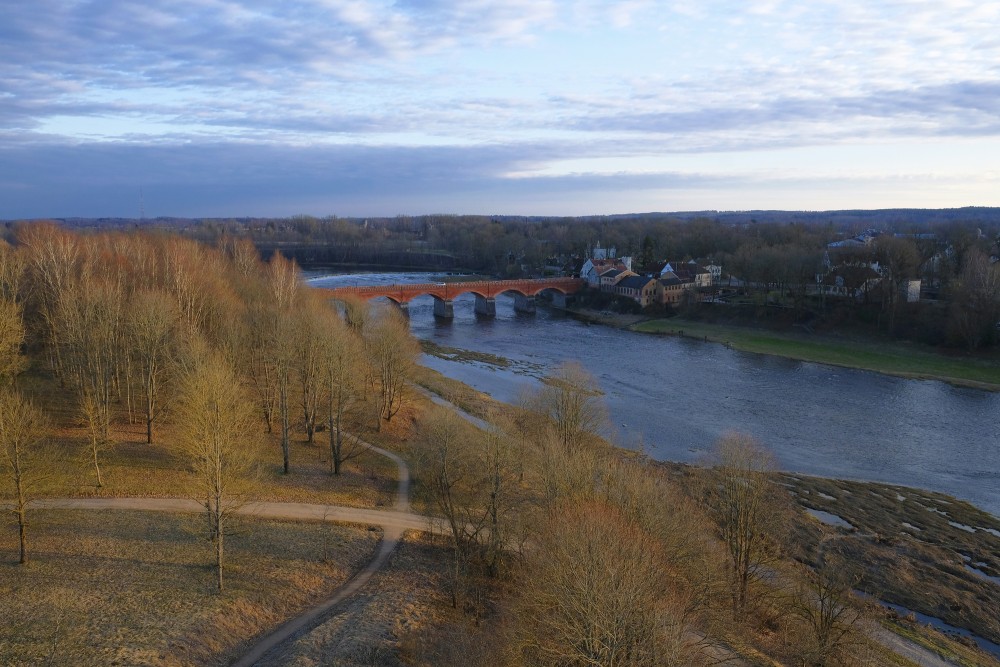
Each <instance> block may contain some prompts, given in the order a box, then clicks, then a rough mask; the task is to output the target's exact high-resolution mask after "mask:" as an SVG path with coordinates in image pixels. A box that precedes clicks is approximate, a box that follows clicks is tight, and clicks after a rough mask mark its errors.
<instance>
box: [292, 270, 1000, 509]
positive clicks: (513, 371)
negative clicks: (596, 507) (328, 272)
mask: <svg viewBox="0 0 1000 667" xmlns="http://www.w3.org/2000/svg"><path fill="white" fill-rule="evenodd" d="M438 279H440V277H439V276H435V275H431V274H425V273H391V274H357V275H337V276H325V277H314V278H311V279H310V284H312V285H315V286H317V287H339V286H346V285H354V284H359V285H370V284H394V283H414V282H433V281H435V280H438ZM473 305H474V297H473V296H472V295H471V294H466V295H463V296H461V297H458V298H457V299H455V302H454V312H455V317H454V319H453V320H450V321H449V320H436V319H435V318H434V316H433V313H432V309H433V299H432V297H430V296H426V297H420V298H418V299H416V300H414V301H413V302H412V303H411V304H410V305H409V314H410V322H411V325H410V326H411V330H412V332H413V334H414V335H415V336H417V337H418V338H420V339H424V340H430V341H433V342H435V343H438V344H439V345H445V346H450V347H455V348H461V349H465V350H473V351H477V352H486V353H490V354H494V355H497V356H500V357H504V358H506V359H509V360H510V361H511V364H510V366H508V367H506V368H498V367H497V366H495V365H492V364H486V363H477V362H457V361H448V360H444V359H440V358H438V357H433V356H429V355H424V356H423V357H422V359H421V363H423V364H424V365H426V366H429V367H431V368H433V369H435V370H437V371H439V372H441V373H443V374H444V375H447V376H449V377H452V378H454V379H457V380H461V381H462V382H465V383H466V384H468V385H470V386H472V387H475V388H476V389H478V390H480V391H483V392H486V393H488V394H490V395H492V396H493V397H495V398H497V399H498V400H501V401H507V402H514V401H516V400H517V399H518V398H519V397H520V395H521V394H522V393H523V392H525V391H528V390H531V389H535V388H537V387H538V386H539V381H538V378H539V377H542V376H543V375H545V374H547V373H550V372H551V371H552V370H553V369H554V368H555V367H556V366H558V365H559V364H560V363H562V362H564V361H572V360H575V361H579V362H580V363H581V364H582V365H583V367H584V368H586V369H587V370H588V371H589V372H590V373H591V374H593V375H594V376H595V377H596V378H597V380H598V382H599V383H600V385H601V389H602V390H603V391H604V392H605V400H606V403H607V408H608V412H609V415H610V420H611V425H610V433H609V434H608V435H609V436H610V437H611V438H612V440H614V441H615V442H616V443H617V444H619V445H621V446H624V447H632V448H637V447H642V448H644V450H645V451H646V452H647V453H648V454H650V455H651V456H652V457H654V458H657V459H660V460H670V461H684V462H691V461H696V460H698V459H699V458H700V457H702V456H704V455H705V454H706V453H707V451H708V450H709V448H710V447H711V445H712V443H713V442H714V441H715V440H716V439H718V438H719V436H720V435H722V434H723V433H725V432H726V431H729V430H738V431H742V432H746V433H750V434H751V435H753V436H754V437H756V438H757V439H758V440H759V441H761V442H762V443H763V444H764V445H766V446H767V447H768V448H769V449H770V450H771V451H772V452H773V453H774V454H775V456H776V458H777V460H778V464H779V465H780V467H781V468H782V469H784V470H788V471H794V472H801V473H804V474H810V475H819V476H823V477H841V478H850V479H864V480H873V481H879V482H887V483H891V484H900V485H904V486H912V487H918V488H926V489H932V490H935V491H941V492H944V493H948V494H951V495H953V496H956V497H958V498H962V499H965V500H968V501H970V502H972V503H974V504H975V505H977V506H979V507H981V508H983V509H985V510H987V511H989V512H991V513H992V514H994V515H997V516H1000V420H998V419H997V417H998V415H1000V394H996V393H991V392H986V391H980V390H975V389H966V388H958V387H953V386H951V385H948V384H946V383H943V382H935V381H926V380H907V379H902V378H895V377H890V376H885V375H880V374H878V373H871V372H867V371H858V370H850V369H843V368H838V367H833V366H824V365H821V364H813V363H805V362H799V361H793V360H789V359H783V358H779V357H772V356H767V355H760V354H752V353H746V352H739V351H736V350H732V349H729V348H726V347H725V346H723V345H719V344H714V343H705V342H701V341H698V340H692V339H686V338H675V337H658V336H650V335H647V334H639V333H633V332H629V331H622V330H618V329H613V328H610V327H605V326H600V325H589V324H587V323H585V322H581V321H579V320H576V319H574V318H572V317H570V316H567V315H565V314H564V313H561V312H559V311H551V310H549V309H546V308H544V307H540V308H539V309H538V312H537V313H535V314H534V315H525V314H521V313H516V312H514V307H513V298H512V297H510V296H507V295H501V296H500V297H498V298H497V300H496V311H497V312H496V317H495V318H492V319H485V318H480V317H478V316H477V315H476V314H475V312H474V310H473Z"/></svg>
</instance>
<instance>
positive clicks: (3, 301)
mask: <svg viewBox="0 0 1000 667" xmlns="http://www.w3.org/2000/svg"><path fill="white" fill-rule="evenodd" d="M23 344H24V320H23V319H22V318H21V306H20V305H18V304H17V302H15V301H12V300H9V299H7V298H5V297H2V296H0V384H10V383H11V382H13V380H14V378H15V377H17V376H18V374H20V373H21V371H23V370H24V369H25V367H26V366H27V360H26V359H25V358H24V356H22V355H21V345H23Z"/></svg>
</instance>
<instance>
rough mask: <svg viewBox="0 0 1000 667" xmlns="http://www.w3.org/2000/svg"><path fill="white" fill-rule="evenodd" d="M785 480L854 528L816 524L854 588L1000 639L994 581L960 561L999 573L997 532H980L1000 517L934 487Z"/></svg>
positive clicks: (999, 590) (805, 500)
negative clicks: (848, 570) (850, 572)
mask: <svg viewBox="0 0 1000 667" xmlns="http://www.w3.org/2000/svg"><path fill="white" fill-rule="evenodd" d="M784 479H785V482H786V483H787V484H788V485H789V486H790V487H791V488H790V490H791V491H792V492H793V493H794V495H795V497H796V499H797V500H798V501H799V503H800V504H802V505H803V506H805V507H809V508H812V509H817V510H822V511H825V512H829V513H831V514H836V515H837V516H839V517H841V518H843V519H845V520H846V521H848V522H849V523H850V524H851V525H852V526H853V527H854V529H853V530H845V529H839V530H835V529H832V528H831V527H828V526H822V527H821V528H822V535H823V536H824V537H825V539H826V544H827V549H829V550H830V551H833V552H836V553H840V554H841V555H842V556H843V557H844V558H845V560H846V561H847V562H848V563H849V564H850V565H851V567H852V568H854V569H855V570H856V573H857V575H858V576H859V577H860V581H859V584H858V587H859V588H861V589H862V590H864V591H866V592H868V593H870V594H872V595H874V596H876V597H878V598H879V599H882V600H885V601H887V602H892V603H894V604H898V605H902V606H904V607H906V608H908V609H912V610H914V611H918V612H921V613H924V614H927V615H929V616H934V617H937V618H940V619H942V620H944V621H945V622H947V623H950V624H952V625H955V626H958V627H963V628H968V629H970V630H972V631H973V632H975V633H976V634H978V635H980V636H982V637H985V638H987V639H990V640H991V641H993V642H995V643H1000V615H998V614H997V610H998V609H1000V586H997V585H996V584H995V583H992V582H990V581H988V580H986V579H984V578H982V577H980V576H977V575H976V574H975V573H973V572H972V571H970V570H969V569H968V568H967V567H966V560H965V558H968V559H969V561H968V562H969V563H978V564H979V568H980V569H981V570H982V571H983V572H984V573H986V574H990V575H993V576H1000V537H998V536H997V535H995V534H993V533H990V532H988V531H987V530H984V529H991V530H994V531H1000V520H998V519H997V518H996V517H993V516H992V515H990V514H988V513H986V512H983V511H982V510H979V509H977V508H975V507H973V506H972V505H970V504H968V503H966V502H963V501H960V500H956V499H955V498H952V497H950V496H946V495H944V494H941V493H935V492H933V491H926V490H920V489H910V488H906V487H899V486H892V485H887V484H877V483H873V482H852V481H845V480H830V479H823V478H817V477H806V476H793V475H785V476H784ZM812 523H813V524H818V522H812ZM963 526H967V527H969V528H973V529H974V530H972V531H971V532H970V531H969V530H968V529H965V528H963ZM816 527H819V526H818V525H817V526H816ZM975 529H978V530H975ZM809 541H811V540H809ZM807 543H808V541H807ZM813 544H814V543H813ZM963 556H964V557H963Z"/></svg>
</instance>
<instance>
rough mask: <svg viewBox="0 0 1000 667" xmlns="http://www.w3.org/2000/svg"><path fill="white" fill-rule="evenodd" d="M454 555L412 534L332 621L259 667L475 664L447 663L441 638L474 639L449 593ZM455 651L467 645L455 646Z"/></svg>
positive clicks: (466, 659) (456, 660) (448, 658)
mask: <svg viewBox="0 0 1000 667" xmlns="http://www.w3.org/2000/svg"><path fill="white" fill-rule="evenodd" d="M448 558H449V554H448V552H447V548H446V547H445V546H443V545H442V543H441V542H439V541H436V540H434V539H433V538H431V537H429V536H427V535H424V534H417V533H410V534H408V535H407V536H406V539H405V540H404V541H403V542H402V543H401V544H400V546H399V548H398V549H397V550H396V552H395V553H394V554H393V555H392V557H391V559H390V561H389V563H388V565H387V566H386V568H385V569H383V570H382V571H381V572H379V573H378V574H376V575H375V576H374V577H373V578H372V579H371V581H369V583H368V585H367V586H366V587H365V588H364V589H363V590H362V591H361V592H360V593H358V595H356V596H355V597H354V598H352V599H351V600H350V601H349V602H347V603H346V604H345V605H344V606H343V607H341V608H340V609H339V610H338V611H337V612H336V613H335V614H334V615H333V616H331V617H330V618H329V619H328V620H326V621H325V622H323V623H322V624H320V625H319V626H317V627H316V628H315V629H313V630H312V631H311V632H309V633H307V634H305V635H303V636H302V637H299V638H298V639H297V640H296V641H294V642H292V643H290V644H288V645H286V646H284V647H283V649H282V651H281V652H279V653H277V654H274V655H271V656H268V659H267V660H265V661H264V662H261V663H260V665H261V667H278V665H282V666H284V665H293V666H298V667H306V666H307V665H308V666H312V665H319V664H331V665H341V666H344V667H362V666H365V667H370V666H378V667H389V666H392V667H396V666H398V665H402V664H407V665H438V664H452V665H458V664H469V656H468V655H465V656H464V659H463V657H461V656H459V657H457V658H456V656H444V655H441V653H440V651H441V650H442V649H443V646H442V644H441V642H440V641H438V640H439V639H440V638H441V633H442V632H446V631H455V630H458V631H459V633H460V634H462V635H463V636H473V635H474V631H473V630H472V629H471V628H467V626H468V625H469V620H468V617H466V616H464V615H463V614H462V613H461V612H459V611H456V610H453V609H451V607H450V604H449V598H448V596H447V595H446V594H445V593H444V591H445V586H446V584H445V581H444V579H445V576H446V575H445V573H444V570H445V569H446V568H447V564H448ZM456 639H457V640H458V643H456V644H455V645H454V646H453V647H452V648H453V649H454V650H455V651H459V650H461V645H462V644H466V643H468V639H465V640H464V641H463V640H462V639H461V638H456Z"/></svg>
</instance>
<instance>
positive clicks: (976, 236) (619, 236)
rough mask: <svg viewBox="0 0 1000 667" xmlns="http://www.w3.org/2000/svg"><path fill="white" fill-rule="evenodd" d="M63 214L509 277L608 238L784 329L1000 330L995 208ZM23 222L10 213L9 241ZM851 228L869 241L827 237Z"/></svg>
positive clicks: (961, 341) (952, 334)
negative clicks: (856, 284) (836, 293)
mask: <svg viewBox="0 0 1000 667" xmlns="http://www.w3.org/2000/svg"><path fill="white" fill-rule="evenodd" d="M56 222H58V223H59V224H60V225H61V226H64V227H68V228H73V229H76V230H78V231H82V232H86V231H87V230H101V231H107V230H108V229H120V230H124V229H135V228H142V229H145V230H147V231H152V230H156V229H161V230H163V231H164V232H169V233H177V234H180V235H182V236H185V237H188V238H191V239H193V240H198V241H202V242H206V243H209V244H220V243H222V242H224V241H227V240H233V239H249V240H251V241H252V242H253V243H254V244H255V245H256V247H257V248H258V250H259V252H260V254H261V255H262V257H263V258H264V259H268V258H269V257H271V256H272V255H273V254H274V253H275V252H278V251H280V252H281V254H282V255H284V256H286V257H290V258H292V259H294V260H296V262H297V263H298V264H299V265H300V266H303V267H306V268H318V267H341V268H374V267H378V268H387V269H390V268H391V269H411V270H434V271H473V272H478V273H483V274H487V275H493V276H497V277H502V278H516V277H525V276H529V277H530V276H541V275H546V274H561V273H572V271H573V270H574V268H576V267H578V266H579V264H580V262H581V261H582V259H583V258H586V257H588V256H590V254H591V253H592V251H593V249H594V248H595V247H596V246H598V245H600V246H601V247H603V248H614V249H616V251H617V254H618V256H624V255H627V256H630V257H632V259H633V262H632V264H633V269H634V270H636V271H638V272H653V271H656V270H657V269H658V267H659V266H662V263H663V262H664V261H666V260H672V261H678V260H682V261H688V260H709V259H710V260H712V262H713V263H716V264H720V265H721V266H722V267H723V272H724V275H725V276H726V279H727V280H728V285H729V286H732V285H737V286H738V287H739V291H740V293H741V294H742V295H743V296H749V297H750V298H751V303H757V304H758V307H757V308H756V309H753V312H752V317H753V318H754V320H755V321H758V320H760V319H761V318H762V317H763V318H764V319H767V318H771V319H774V318H776V317H777V318H778V319H781V320H782V321H783V322H784V323H785V325H786V326H808V327H819V328H824V327H835V328H838V329H841V328H843V327H845V326H853V325H855V324H857V325H860V326H861V327H862V328H868V329H871V330H873V331H881V332H882V333H884V334H889V335H890V336H893V337H900V338H907V339H912V340H919V341H922V342H926V343H929V344H932V345H947V346H953V347H964V348H967V349H976V348H982V347H989V346H992V345H994V344H995V343H997V341H998V330H997V327H996V324H997V322H998V321H1000V269H998V268H997V267H998V266H1000V263H996V262H997V258H998V257H1000V247H998V239H1000V208H979V207H969V208H957V209H934V210H930V209H885V210H874V211H863V210H844V211H826V212H791V211H744V212H716V211H702V212H690V213H646V214H627V215H609V216H584V217H524V216H485V215H421V216H396V217H372V218H341V217H335V216H330V217H325V218H317V217H312V216H306V215H301V216H293V217H289V218H233V219H181V218H156V219H152V220H139V219H122V218H101V219H84V218H70V219H59V220H56ZM19 224H20V222H19V221H7V222H5V223H4V225H5V228H6V230H5V233H6V236H7V238H8V239H9V240H13V238H14V236H15V230H16V229H17V227H18V225H19ZM855 237H858V238H864V239H865V242H864V243H863V244H854V245H851V244H853V242H850V241H849V242H848V245H846V246H841V247H838V248H836V249H834V248H832V247H830V244H831V243H835V242H837V241H845V240H849V239H852V238H855ZM838 267H840V268H841V269H843V268H844V267H853V269H854V270H852V271H847V270H844V271H842V272H841V273H842V275H843V276H844V278H845V279H847V281H848V282H850V280H852V279H853V276H862V277H861V278H859V280H863V272H862V271H860V270H859V269H863V270H864V271H868V272H869V273H870V271H869V269H872V270H877V271H878V272H879V273H880V274H881V276H883V278H884V280H883V281H882V283H881V285H880V286H879V287H878V289H874V288H869V286H868V285H869V283H871V281H868V282H866V283H864V285H865V287H864V289H863V290H859V289H854V288H853V287H851V285H844V286H845V287H847V288H850V290H851V291H852V292H853V293H854V294H855V295H856V296H855V297H852V298H849V299H840V300H837V299H830V300H827V299H822V300H821V299H817V298H816V287H817V281H818V280H819V278H820V277H821V276H823V275H827V276H829V275H831V273H830V272H831V271H832V270H836V269H837V268H838ZM730 276H732V277H734V278H735V281H733V280H730V279H729V277H730ZM917 279H919V280H921V281H922V282H921V297H922V299H921V302H920V303H905V302H902V300H901V299H900V296H899V290H900V289H901V288H902V287H903V286H904V285H906V284H907V283H908V281H910V280H917ZM862 291H863V295H862V294H861V292H862ZM738 310H739V309H730V310H729V311H728V312H733V313H736V312H738ZM743 311H746V308H744V309H742V311H739V312H743ZM775 312H777V313H778V314H777V315H775V314H774V313H775ZM817 317H818V318H819V319H818V320H816V319H815V318H817Z"/></svg>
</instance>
